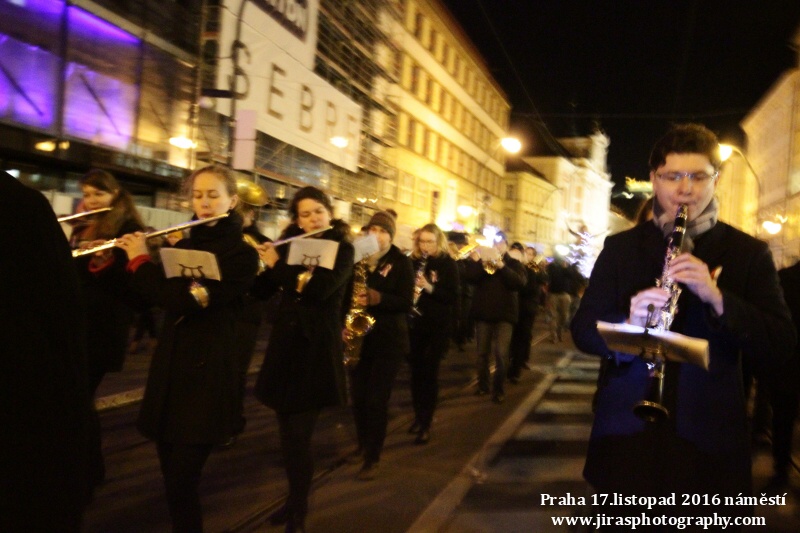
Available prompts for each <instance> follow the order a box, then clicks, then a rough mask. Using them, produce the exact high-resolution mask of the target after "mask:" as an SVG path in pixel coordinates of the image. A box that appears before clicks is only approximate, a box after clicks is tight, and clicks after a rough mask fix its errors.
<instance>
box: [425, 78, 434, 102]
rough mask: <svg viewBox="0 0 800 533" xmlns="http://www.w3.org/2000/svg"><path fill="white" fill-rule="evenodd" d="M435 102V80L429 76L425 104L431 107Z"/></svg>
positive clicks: (426, 84)
mask: <svg viewBox="0 0 800 533" xmlns="http://www.w3.org/2000/svg"><path fill="white" fill-rule="evenodd" d="M432 102H433V78H432V77H430V76H428V80H427V81H426V82H425V103H426V104H428V105H431V103H432Z"/></svg>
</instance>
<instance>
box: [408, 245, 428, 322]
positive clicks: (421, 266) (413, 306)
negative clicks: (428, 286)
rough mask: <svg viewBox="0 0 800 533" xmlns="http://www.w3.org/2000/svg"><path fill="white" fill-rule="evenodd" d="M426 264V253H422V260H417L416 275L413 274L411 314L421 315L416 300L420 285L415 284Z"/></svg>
mask: <svg viewBox="0 0 800 533" xmlns="http://www.w3.org/2000/svg"><path fill="white" fill-rule="evenodd" d="M427 266H428V254H422V260H421V261H420V262H419V268H417V275H416V276H414V281H415V284H414V302H413V303H412V304H411V316H412V317H415V316H422V312H420V310H419V309H417V302H419V297H420V296H422V287H419V286H417V285H416V280H418V279H419V277H420V276H424V275H425V267H427Z"/></svg>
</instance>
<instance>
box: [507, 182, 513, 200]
mask: <svg viewBox="0 0 800 533" xmlns="http://www.w3.org/2000/svg"><path fill="white" fill-rule="evenodd" d="M513 199H514V186H513V185H511V184H509V185H506V200H513Z"/></svg>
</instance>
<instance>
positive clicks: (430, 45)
mask: <svg viewBox="0 0 800 533" xmlns="http://www.w3.org/2000/svg"><path fill="white" fill-rule="evenodd" d="M438 40H439V34H438V33H436V30H434V29H431V33H430V38H429V40H428V50H430V52H431V53H432V54H433V55H434V56H435V55H436V42H437V41H438Z"/></svg>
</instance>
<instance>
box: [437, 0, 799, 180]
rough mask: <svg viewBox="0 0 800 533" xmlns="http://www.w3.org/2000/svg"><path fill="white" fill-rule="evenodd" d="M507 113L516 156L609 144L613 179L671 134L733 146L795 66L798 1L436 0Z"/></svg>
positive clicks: (633, 170)
mask: <svg viewBox="0 0 800 533" xmlns="http://www.w3.org/2000/svg"><path fill="white" fill-rule="evenodd" d="M442 1H443V3H444V4H445V5H446V6H447V7H448V8H449V9H450V11H451V12H452V14H453V15H454V16H455V17H456V19H457V20H458V21H459V22H460V24H461V26H462V27H463V28H464V30H465V31H466V33H467V34H468V35H469V36H470V38H471V39H472V41H473V43H474V44H475V45H476V46H477V48H478V49H479V50H480V51H481V53H482V55H483V56H484V57H485V58H486V61H487V63H488V66H489V68H490V70H491V72H492V74H493V76H494V77H495V79H496V80H497V81H498V83H499V84H500V85H501V87H503V89H504V90H505V91H506V93H507V95H508V97H509V100H510V101H511V104H512V108H513V109H512V116H511V130H512V133H513V134H515V135H517V136H519V137H521V138H523V139H524V140H525V148H524V149H523V150H524V153H527V154H533V153H542V152H543V151H547V150H550V151H552V150H553V145H554V143H553V141H552V139H553V138H554V137H563V136H571V135H588V134H589V133H591V132H592V130H593V129H594V126H595V124H597V125H599V127H600V129H602V131H604V132H605V133H606V134H607V135H608V136H609V137H610V139H611V145H610V148H609V167H610V171H611V174H612V179H613V180H614V181H615V182H616V183H617V184H621V183H623V182H624V178H625V176H633V177H636V178H638V179H646V178H647V172H648V169H647V158H648V155H649V151H650V147H651V146H652V144H653V143H654V142H655V140H656V139H657V138H658V137H659V136H660V135H661V134H662V133H663V132H664V131H665V130H666V129H667V128H668V127H669V124H670V123H674V122H687V121H696V122H701V123H704V124H706V125H707V126H709V127H710V128H711V129H712V130H714V131H715V132H716V133H717V135H719V136H720V138H721V139H722V140H723V141H727V142H732V143H736V144H737V145H739V146H742V145H743V142H744V139H743V137H744V134H743V132H742V131H741V128H740V127H739V121H740V120H741V119H742V118H743V117H744V116H745V114H746V113H747V112H748V111H749V110H750V109H751V108H752V107H753V106H754V105H755V104H756V103H757V102H758V101H759V100H760V99H761V97H763V96H764V95H765V94H766V92H767V91H768V90H769V88H770V87H771V86H772V85H773V84H774V83H775V82H776V81H777V80H778V78H779V76H780V75H781V73H782V72H784V71H786V70H787V69H790V68H792V67H795V66H796V65H797V53H796V52H795V51H794V50H792V48H791V47H790V42H791V37H792V35H794V33H795V32H796V31H798V25H800V0H787V1H783V0H702V1H701V0H695V1H689V0H605V1H601V0H584V1H580V0H442Z"/></svg>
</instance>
